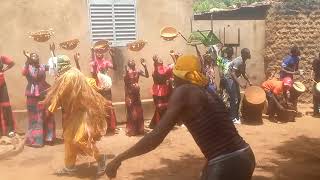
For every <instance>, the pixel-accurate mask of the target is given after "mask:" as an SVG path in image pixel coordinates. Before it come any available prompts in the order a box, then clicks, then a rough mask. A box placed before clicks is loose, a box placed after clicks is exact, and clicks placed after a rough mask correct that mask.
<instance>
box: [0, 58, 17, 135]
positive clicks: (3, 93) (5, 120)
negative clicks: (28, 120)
mask: <svg viewBox="0 0 320 180" xmlns="http://www.w3.org/2000/svg"><path fill="white" fill-rule="evenodd" d="M11 63H12V60H11V59H10V58H9V57H7V56H0V69H1V71H0V137H1V136H7V135H8V134H9V133H10V132H14V131H15V120H14V118H13V115H12V109H11V105H10V99H9V95H8V90H7V84H6V81H5V79H4V73H3V72H2V69H3V65H4V64H6V65H9V64H11Z"/></svg>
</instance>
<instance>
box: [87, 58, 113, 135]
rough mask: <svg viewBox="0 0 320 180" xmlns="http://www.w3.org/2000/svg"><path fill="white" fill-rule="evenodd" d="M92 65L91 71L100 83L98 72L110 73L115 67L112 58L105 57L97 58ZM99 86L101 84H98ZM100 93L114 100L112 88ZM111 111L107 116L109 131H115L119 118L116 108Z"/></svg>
mask: <svg viewBox="0 0 320 180" xmlns="http://www.w3.org/2000/svg"><path fill="white" fill-rule="evenodd" d="M90 66H91V73H92V74H93V75H94V77H95V79H96V82H97V83H99V79H98V78H97V74H98V72H105V73H108V70H109V68H113V64H112V62H111V60H106V59H104V58H102V59H98V58H97V57H96V59H95V60H94V61H92V62H91V63H90ZM97 85H98V86H99V84H97ZM100 94H101V95H102V96H103V97H104V98H106V99H107V100H109V101H112V93H111V89H108V90H103V91H101V92H100ZM109 111H110V113H109V114H110V117H109V118H107V126H108V129H107V132H111V133H114V132H115V130H116V127H117V118H116V113H115V110H114V109H113V108H112V109H110V110H109Z"/></svg>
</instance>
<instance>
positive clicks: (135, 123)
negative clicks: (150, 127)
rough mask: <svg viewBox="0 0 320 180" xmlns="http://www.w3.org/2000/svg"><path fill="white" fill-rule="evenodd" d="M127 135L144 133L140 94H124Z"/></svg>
mask: <svg viewBox="0 0 320 180" xmlns="http://www.w3.org/2000/svg"><path fill="white" fill-rule="evenodd" d="M129 101H130V102H129ZM126 110H127V135H128V136H136V135H141V134H143V133H144V119H143V109H142V104H141V99H140V94H136V93H134V94H126Z"/></svg>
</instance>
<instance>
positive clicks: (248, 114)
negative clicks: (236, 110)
mask: <svg viewBox="0 0 320 180" xmlns="http://www.w3.org/2000/svg"><path fill="white" fill-rule="evenodd" d="M265 101H266V93H265V91H264V90H263V89H262V88H261V87H258V86H250V87H248V88H247V89H246V90H245V93H244V97H243V101H242V107H241V114H242V118H243V122H244V123H254V124H256V123H257V124H259V123H262V112H263V109H264V105H265Z"/></svg>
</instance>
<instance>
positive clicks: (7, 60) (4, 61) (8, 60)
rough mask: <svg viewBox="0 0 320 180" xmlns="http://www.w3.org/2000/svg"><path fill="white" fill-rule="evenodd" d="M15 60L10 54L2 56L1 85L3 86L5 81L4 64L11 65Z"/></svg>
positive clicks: (0, 61)
mask: <svg viewBox="0 0 320 180" xmlns="http://www.w3.org/2000/svg"><path fill="white" fill-rule="evenodd" d="M12 62H13V61H12V59H11V58H10V57H8V56H0V66H1V67H0V69H1V71H0V86H2V85H3V84H4V83H5V79H4V73H3V72H2V69H3V64H5V65H9V64H11V63H12Z"/></svg>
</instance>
